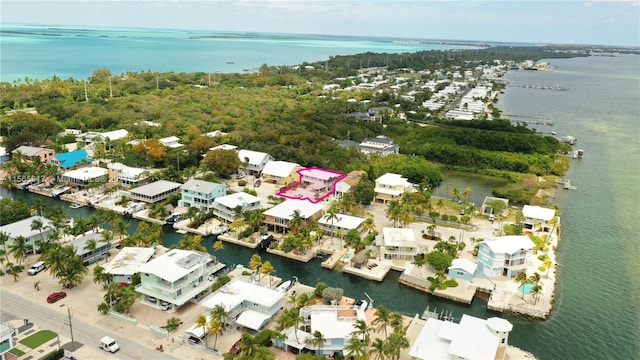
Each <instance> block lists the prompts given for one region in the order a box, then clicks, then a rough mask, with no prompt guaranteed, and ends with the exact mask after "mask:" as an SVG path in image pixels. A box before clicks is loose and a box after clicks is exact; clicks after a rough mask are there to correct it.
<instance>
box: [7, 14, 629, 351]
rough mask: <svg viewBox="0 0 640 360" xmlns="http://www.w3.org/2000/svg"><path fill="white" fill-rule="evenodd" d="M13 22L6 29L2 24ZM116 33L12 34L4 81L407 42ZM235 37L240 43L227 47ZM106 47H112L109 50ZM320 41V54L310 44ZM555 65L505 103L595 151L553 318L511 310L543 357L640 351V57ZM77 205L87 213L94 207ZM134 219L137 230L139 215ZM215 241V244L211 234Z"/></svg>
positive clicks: (293, 268)
mask: <svg viewBox="0 0 640 360" xmlns="http://www.w3.org/2000/svg"><path fill="white" fill-rule="evenodd" d="M5 29H6V27H5V26H4V25H3V28H2V30H5ZM107 30H108V35H107V37H100V35H95V34H100V32H96V33H95V34H93V33H92V34H91V35H90V36H77V33H78V30H77V29H73V30H70V34H76V35H69V37H61V38H60V39H57V38H56V39H52V38H53V37H50V36H44V35H37V36H32V35H29V36H22V37H19V36H9V37H7V36H6V34H4V33H3V34H2V40H1V43H0V46H1V50H2V56H1V60H0V65H1V70H2V71H1V73H2V80H3V81H5V80H6V79H10V80H8V81H12V80H14V79H16V78H17V77H15V76H18V75H20V76H18V77H21V76H25V75H28V76H29V77H34V78H38V77H50V76H51V75H52V74H53V73H56V74H58V75H59V76H61V77H65V76H73V77H78V78H80V77H86V76H88V75H89V74H90V73H91V71H92V70H93V69H95V68H98V67H110V68H111V69H112V70H113V71H114V72H116V73H118V72H125V71H138V70H140V69H152V70H157V71H195V70H201V71H209V70H212V71H213V70H220V71H225V69H229V70H231V71H239V70H233V68H234V67H235V68H238V69H240V70H241V69H242V68H244V67H253V66H259V65H261V64H262V63H264V62H263V61H264V60H263V59H264V58H267V57H269V61H267V62H268V63H269V64H297V63H300V62H302V61H313V60H318V59H325V58H327V57H328V56H330V55H331V54H334V55H335V54H336V53H335V51H336V49H338V48H339V46H340V45H342V48H343V50H344V51H345V53H355V52H360V51H369V50H358V49H365V48H366V46H396V44H391V43H389V44H387V45H380V44H378V43H377V42H375V41H374V40H372V39H344V38H340V39H328V40H327V39H323V40H327V41H329V42H324V43H323V42H317V43H315V42H313V43H310V42H309V40H304V39H291V38H288V39H280V40H278V39H277V38H276V37H275V36H271V37H267V38H266V39H262V38H261V39H260V40H259V41H250V40H247V39H222V40H220V39H217V40H210V39H207V40H198V41H193V42H189V41H187V43H188V45H185V40H184V36H185V35H184V34H185V32H183V31H164V32H158V33H153V36H151V35H149V36H137V37H136V38H130V37H126V38H125V37H119V36H121V35H122V33H118V32H113V29H107ZM118 31H121V30H118ZM127 31H129V30H127ZM125 32H126V31H125ZM118 34H119V35H118ZM65 36H66V35H65ZM114 36H115V37H114ZM122 36H124V35H122ZM127 36H129V35H127ZM8 39H11V40H8ZM336 41H338V42H339V43H338V44H336V43H335V42H336ZM206 42H211V43H215V44H216V46H217V48H216V47H214V46H212V47H209V46H205V45H202V44H205V43H206ZM36 43H37V46H34V44H36ZM224 43H229V44H233V46H230V47H229V48H227V49H226V50H223V49H224V47H223V46H222V45H223V44H224ZM16 44H18V45H19V46H16ZM105 44H109V46H107V47H105ZM239 44H242V46H240V45H239ZM274 44H276V45H274ZM277 44H280V45H281V46H284V50H281V51H280V52H279V53H277V54H275V55H274V54H266V53H265V52H269V51H270V50H272V49H274V46H277ZM283 44H288V45H286V46H285V45H283ZM292 44H294V45H292ZM300 44H303V45H300ZM327 44H331V45H327ZM363 44H369V45H363ZM163 48H167V49H171V51H167V50H164V49H163ZM318 48H319V49H321V51H318V52H314V51H310V50H309V49H318ZM403 49H405V50H406V51H415V50H416V49H415V46H414V45H411V46H410V47H401V48H398V49H396V50H397V51H398V52H402V51H404V50H403ZM225 51H226V52H225ZM372 51H373V50H372ZM380 51H382V50H380ZM387 51H389V50H387ZM272 52H273V51H272ZM43 54H44V55H46V56H45V59H44V60H42V61H41V60H38V61H34V62H33V63H31V62H25V60H24V59H26V58H30V57H32V56H33V57H34V58H35V59H39V58H38V56H43ZM271 56H275V57H271ZM231 59H233V60H235V61H234V64H226V61H227V60H231ZM241 59H250V60H251V61H253V62H251V63H249V62H247V63H246V65H245V64H241V63H242V62H243V61H245V60H241ZM256 59H258V60H256ZM246 61H249V60H246ZM252 64H257V65H252ZM551 64H552V65H554V66H556V67H557V68H556V69H555V70H553V71H513V72H510V73H509V74H508V75H507V78H508V79H509V80H510V81H511V83H512V85H544V86H555V85H560V86H563V87H567V88H569V91H566V92H556V91H543V90H535V89H524V88H518V87H508V88H507V89H506V91H505V94H503V95H501V96H500V98H499V101H498V107H499V108H500V109H501V110H503V111H504V112H505V113H510V114H517V115H524V116H536V117H542V118H546V119H549V120H552V121H553V122H554V123H555V126H554V127H553V128H551V127H545V128H540V130H541V131H547V132H548V131H552V130H553V131H556V132H557V133H558V136H561V135H572V136H575V137H577V138H578V144H577V145H576V147H577V148H581V149H584V150H585V157H584V158H583V159H581V160H573V161H572V167H571V169H570V170H569V173H568V174H567V178H569V179H571V180H572V184H573V185H575V186H577V190H575V191H560V192H559V193H558V197H557V199H556V202H557V203H558V204H559V205H560V207H561V209H562V214H561V218H562V234H563V237H562V241H561V243H560V245H559V248H558V253H557V255H558V258H559V261H560V267H559V278H558V279H559V283H558V286H557V292H556V303H555V310H554V312H553V313H552V314H551V318H550V319H549V320H547V321H530V320H527V319H523V318H516V317H512V316H509V315H504V314H503V315H500V316H503V317H506V318H507V319H509V321H511V322H513V324H514V330H513V332H512V334H511V336H510V338H509V341H510V343H512V344H514V345H516V346H518V347H520V348H522V349H525V350H528V351H531V352H533V353H534V354H535V355H536V356H537V357H538V358H539V359H638V358H640V344H639V340H638V339H640V330H639V329H640V327H639V326H638V323H639V322H638V321H639V320H640V318H639V314H640V262H638V254H639V253H640V243H639V241H638V235H637V234H638V233H640V222H638V219H640V212H639V207H638V204H639V203H640V192H638V184H639V180H640V118H639V117H638V114H640V103H639V102H638V99H640V57H637V56H616V57H589V58H576V59H566V60H562V59H554V60H551ZM226 66H229V67H228V68H225V67H226ZM64 74H67V75H64ZM5 77H6V79H5ZM12 77H13V78H12ZM445 181H447V179H445ZM448 181H449V182H448V183H447V184H448V186H455V187H458V188H464V187H465V186H464V185H465V183H464V180H461V179H460V178H459V177H455V178H451V179H450V180H448ZM470 185H471V186H472V187H473V188H474V189H477V191H474V197H477V198H478V199H481V198H483V196H482V193H483V192H485V191H486V189H485V187H486V184H480V183H479V184H478V185H477V186H476V185H475V184H470ZM446 186H447V185H445V187H446ZM442 190H443V191H446V189H442ZM0 195H2V196H8V195H10V196H14V197H24V198H27V199H28V200H29V201H33V199H34V198H35V195H33V194H29V193H23V192H18V191H11V192H7V191H6V190H0ZM46 201H47V202H55V201H56V200H50V199H46ZM65 205H66V204H65ZM69 211H70V212H71V213H73V214H83V215H87V211H88V210H87V209H78V210H69ZM131 224H132V228H135V224H136V222H135V221H132V222H131ZM178 239H179V235H178V234H175V233H173V232H170V231H169V229H167V234H166V235H165V239H164V243H165V244H166V245H171V244H174V243H176V242H177V241H178ZM207 241H209V242H208V243H207V246H208V247H209V248H210V247H211V240H207ZM212 252H213V251H212ZM216 256H218V257H220V259H221V260H222V261H224V262H226V263H229V264H246V263H247V262H248V260H249V258H250V256H251V251H249V250H247V249H244V248H241V247H238V246H233V245H226V249H225V250H224V251H222V252H219V253H217V254H216ZM263 258H264V259H265V260H269V261H271V262H272V264H273V265H274V267H275V268H276V269H277V273H276V275H278V276H282V277H284V278H291V277H292V276H298V277H299V278H300V280H301V281H303V282H305V283H308V284H312V285H313V284H315V283H317V282H318V281H325V282H327V283H330V284H332V285H334V286H338V287H342V288H344V289H345V293H346V294H347V295H349V296H353V297H358V298H361V297H363V296H364V293H365V292H366V293H367V294H369V295H370V296H372V297H373V298H374V299H375V301H376V304H385V305H387V306H388V307H389V308H391V309H392V310H394V311H401V312H403V313H406V314H412V315H413V314H415V313H419V312H422V311H423V310H424V309H425V308H426V307H427V306H430V308H432V309H433V307H434V306H435V307H437V308H438V309H442V310H446V311H451V312H452V313H453V315H454V316H455V317H456V318H460V316H461V315H462V314H463V313H467V314H471V315H474V316H479V317H491V316H496V313H493V312H489V311H487V310H486V309H485V302H484V301H481V300H475V301H474V302H473V304H472V305H471V306H462V305H457V304H453V303H449V302H445V301H441V300H439V299H435V298H431V297H429V296H427V295H425V294H423V293H420V292H417V291H414V290H411V289H408V288H406V287H404V286H401V285H399V284H398V283H397V280H398V273H396V272H392V273H390V275H389V276H388V277H387V279H385V281H384V282H382V283H374V282H370V281H365V280H362V279H360V278H357V277H353V276H349V275H343V274H341V273H337V272H333V271H328V270H325V269H322V268H320V266H319V263H318V262H317V261H315V262H312V263H310V264H304V265H303V264H299V263H297V262H294V261H288V260H286V259H281V258H278V257H275V256H271V255H268V254H265V255H264V256H263Z"/></svg>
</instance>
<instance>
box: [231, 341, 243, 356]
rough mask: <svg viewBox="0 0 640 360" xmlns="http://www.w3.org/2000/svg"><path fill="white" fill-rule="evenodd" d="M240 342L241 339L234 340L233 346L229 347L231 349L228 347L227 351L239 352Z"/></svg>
mask: <svg viewBox="0 0 640 360" xmlns="http://www.w3.org/2000/svg"><path fill="white" fill-rule="evenodd" d="M241 344H242V340H238V341H236V342H235V343H234V344H233V346H232V347H231V349H229V352H230V353H232V354H238V353H239V352H240V345H241Z"/></svg>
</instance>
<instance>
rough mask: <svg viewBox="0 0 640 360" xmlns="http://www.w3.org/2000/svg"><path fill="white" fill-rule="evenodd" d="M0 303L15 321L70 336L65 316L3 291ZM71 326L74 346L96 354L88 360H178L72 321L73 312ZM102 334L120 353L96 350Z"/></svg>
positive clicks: (119, 336)
mask: <svg viewBox="0 0 640 360" xmlns="http://www.w3.org/2000/svg"><path fill="white" fill-rule="evenodd" d="M0 304H1V305H2V311H3V312H4V313H7V314H10V315H12V316H15V317H17V318H18V319H29V320H30V321H31V322H32V323H34V324H36V325H38V326H39V327H40V328H44V329H51V330H53V331H56V332H58V333H60V334H62V335H64V336H66V337H68V338H70V337H71V334H70V331H69V319H68V316H65V315H64V314H62V313H60V312H59V311H56V310H55V309H53V308H52V309H48V308H47V307H45V306H42V305H39V304H36V303H33V302H31V301H29V300H27V299H24V298H23V297H21V296H19V295H16V294H13V293H11V292H9V291H4V290H2V291H0ZM58 304H60V305H58ZM56 305H58V306H61V307H64V306H65V304H64V301H63V300H61V301H59V302H58V303H56ZM65 313H66V312H65ZM71 323H72V325H73V338H74V341H75V343H80V344H83V347H92V348H95V351H91V355H90V356H91V357H88V358H91V359H95V358H97V357H100V358H106V359H115V358H117V359H125V360H126V359H158V358H159V356H161V357H162V359H177V358H175V357H173V356H170V355H168V354H162V355H160V353H158V352H157V351H156V350H154V349H152V348H150V347H147V346H144V345H141V344H139V343H138V340H137V339H135V338H134V339H130V338H127V337H123V336H121V334H117V333H106V332H105V330H104V329H101V328H99V327H96V326H94V325H92V324H90V323H87V322H85V321H82V320H81V319H78V318H74V317H73V310H72V311H71ZM105 335H109V336H111V337H113V338H115V339H116V340H117V341H118V343H119V344H120V351H118V353H117V355H112V354H108V353H106V352H103V351H101V350H99V348H98V339H100V338H101V337H103V336H105ZM83 353H85V354H86V351H83Z"/></svg>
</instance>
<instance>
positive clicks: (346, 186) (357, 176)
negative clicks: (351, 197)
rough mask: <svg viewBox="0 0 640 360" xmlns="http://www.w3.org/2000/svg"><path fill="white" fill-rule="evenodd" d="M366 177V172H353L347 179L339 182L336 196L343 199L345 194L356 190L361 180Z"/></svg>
mask: <svg viewBox="0 0 640 360" xmlns="http://www.w3.org/2000/svg"><path fill="white" fill-rule="evenodd" d="M366 175H367V172H366V171H364V170H353V171H352V172H350V173H348V174H347V177H345V178H344V179H342V181H338V183H337V184H336V192H335V194H334V196H335V197H336V198H338V199H340V198H342V197H343V196H344V194H346V193H348V192H350V191H352V190H353V188H355V187H356V186H357V185H358V184H359V183H360V180H362V178H363V177H364V176H366Z"/></svg>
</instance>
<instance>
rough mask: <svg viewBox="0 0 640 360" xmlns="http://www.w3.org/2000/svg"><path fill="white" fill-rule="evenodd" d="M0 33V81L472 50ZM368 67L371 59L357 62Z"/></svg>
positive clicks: (100, 33) (42, 29)
mask: <svg viewBox="0 0 640 360" xmlns="http://www.w3.org/2000/svg"><path fill="white" fill-rule="evenodd" d="M0 35H1V37H0V53H1V54H2V56H1V57H0V81H6V82H13V81H15V80H19V79H24V78H25V77H29V78H31V79H47V78H51V77H52V76H54V75H56V76H58V77H59V78H61V79H68V78H74V79H86V78H88V77H89V76H91V73H92V72H93V70H95V69H99V68H107V69H110V70H111V72H112V73H113V74H123V73H126V72H128V71H132V72H140V71H154V72H169V71H174V72H211V73H214V72H221V73H231V72H239V73H242V72H245V71H247V72H254V71H256V70H257V69H258V68H259V67H260V66H262V65H264V64H267V65H270V66H281V65H285V66H293V65H298V64H302V63H303V62H316V61H325V60H328V59H329V58H330V57H331V56H337V55H350V54H359V53H366V52H373V53H390V54H398V53H409V52H416V51H424V50H448V49H463V48H469V49H475V48H477V45H474V44H467V45H464V44H441V43H434V42H431V43H418V42H405V41H402V42H401V41H394V39H385V38H356V37H350V36H328V35H295V34H270V33H239V32H214V31H203V30H169V29H167V30H159V29H140V28H82V27H71V26H53V25H52V26H44V25H22V24H2V25H1V28H0ZM367 65H371V66H374V65H375V64H367V63H365V64H363V66H367ZM382 65H383V64H377V66H382ZM354 66H356V64H354ZM357 66H359V64H358V65H357Z"/></svg>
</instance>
